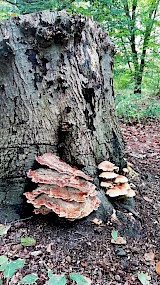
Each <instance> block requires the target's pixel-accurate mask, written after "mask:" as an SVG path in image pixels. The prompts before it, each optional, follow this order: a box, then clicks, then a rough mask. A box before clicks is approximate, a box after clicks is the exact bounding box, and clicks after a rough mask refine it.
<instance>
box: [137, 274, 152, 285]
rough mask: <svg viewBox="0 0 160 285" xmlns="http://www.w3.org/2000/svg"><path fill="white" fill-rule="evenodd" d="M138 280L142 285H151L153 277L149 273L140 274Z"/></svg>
mask: <svg viewBox="0 0 160 285" xmlns="http://www.w3.org/2000/svg"><path fill="white" fill-rule="evenodd" d="M138 279H139V281H140V282H141V283H142V285H149V284H150V282H149V281H150V280H151V277H150V276H149V275H148V274H147V273H138Z"/></svg>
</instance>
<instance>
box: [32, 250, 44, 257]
mask: <svg viewBox="0 0 160 285" xmlns="http://www.w3.org/2000/svg"><path fill="white" fill-rule="evenodd" d="M41 254H42V251H41V250H36V251H32V252H31V255H32V256H38V255H41Z"/></svg>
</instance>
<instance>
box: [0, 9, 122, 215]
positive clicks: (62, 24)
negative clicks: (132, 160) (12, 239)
mask: <svg viewBox="0 0 160 285" xmlns="http://www.w3.org/2000/svg"><path fill="white" fill-rule="evenodd" d="M0 41H1V45H0V67H1V68H0V90H1V91H0V92H1V99H0V100H1V111H0V116H1V126H0V131H1V135H2V139H1V140H0V150H1V172H0V175H1V178H0V203H1V216H2V210H4V209H5V207H6V206H7V205H9V206H14V205H17V204H21V203H22V200H23V199H22V194H23V192H24V191H25V190H30V189H31V187H32V185H31V184H30V181H29V180H27V179H26V172H27V170H28V169H30V168H32V169H33V168H36V167H37V165H36V164H35V155H37V154H43V153H45V152H48V151H51V152H53V153H54V154H57V155H59V156H60V157H61V158H62V159H63V160H65V161H66V162H67V163H70V164H71V165H75V166H77V167H79V168H80V169H83V170H84V171H85V172H86V173H88V174H90V175H92V176H93V177H94V178H95V183H96V185H97V187H98V189H99V190H100V188H99V181H98V179H97V177H98V176H97V164H98V163H100V162H101V161H103V160H106V159H109V160H110V161H113V162H115V163H116V164H117V165H118V166H120V167H122V166H123V164H124V161H123V157H124V145H123V141H122V137H121V132H120V128H119V126H118V122H117V119H116V117H115V112H114V111H115V110H114V109H115V105H114V96H113V79H112V68H113V55H114V46H113V44H112V42H111V41H110V39H109V37H108V36H107V34H106V33H105V32H104V31H103V30H102V29H101V28H100V26H99V25H98V24H97V23H94V22H93V21H92V20H91V19H85V18H82V17H80V16H75V15H74V16H69V15H68V14H66V13H64V12H47V11H44V12H40V13H35V14H31V15H25V16H21V17H17V18H13V19H10V20H9V21H5V22H3V23H2V24H1V27H0ZM100 191H101V190H100ZM100 193H101V194H100V196H101V200H102V201H103V203H102V204H103V210H102V208H101V209H100V210H99V211H102V212H103V215H104V213H105V214H106V212H107V211H109V209H111V206H110V204H109V202H108V200H107V198H106V197H105V195H104V193H103V192H102V191H101V192H100ZM2 208H3V209H2ZM5 213H6V212H5Z"/></svg>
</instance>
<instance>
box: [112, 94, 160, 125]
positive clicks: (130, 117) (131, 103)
mask: <svg viewBox="0 0 160 285" xmlns="http://www.w3.org/2000/svg"><path fill="white" fill-rule="evenodd" d="M116 114H117V116H118V118H119V119H122V120H123V121H124V122H130V123H135V122H139V123H140V122H144V123H145V122H147V120H148V119H158V118H160V102H158V101H157V100H156V99H154V98H152V96H148V95H147V94H146V93H144V94H133V93H128V91H127V90H124V91H123V93H122V94H119V95H117V96H116Z"/></svg>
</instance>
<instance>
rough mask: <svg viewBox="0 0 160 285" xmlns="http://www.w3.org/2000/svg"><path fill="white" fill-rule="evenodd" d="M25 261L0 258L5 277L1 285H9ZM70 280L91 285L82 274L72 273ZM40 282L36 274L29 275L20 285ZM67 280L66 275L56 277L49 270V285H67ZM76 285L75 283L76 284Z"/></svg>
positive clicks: (83, 284) (0, 266)
mask: <svg viewBox="0 0 160 285" xmlns="http://www.w3.org/2000/svg"><path fill="white" fill-rule="evenodd" d="M24 264H25V260H24V259H21V258H18V259H16V260H9V259H8V257H7V256H5V255H1V256H0V271H1V272H2V274H3V276H2V277H1V278H2V279H0V285H3V284H7V285H8V284H11V283H9V282H10V280H11V278H12V277H13V275H14V274H15V273H16V271H17V270H19V269H22V268H23V267H24ZM69 278H70V280H72V281H74V282H76V284H77V285H90V284H91V280H90V279H89V278H87V277H85V276H83V275H81V274H80V273H70V274H69ZM37 280H38V275H37V274H35V273H32V274H28V275H26V276H24V277H23V278H21V279H20V280H19V283H20V284H34V283H35V282H36V281H37ZM4 282H5V283H4ZM66 284H67V278H66V276H65V274H61V275H56V274H53V273H52V271H51V270H48V285H66ZM74 284H75V283H74Z"/></svg>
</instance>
